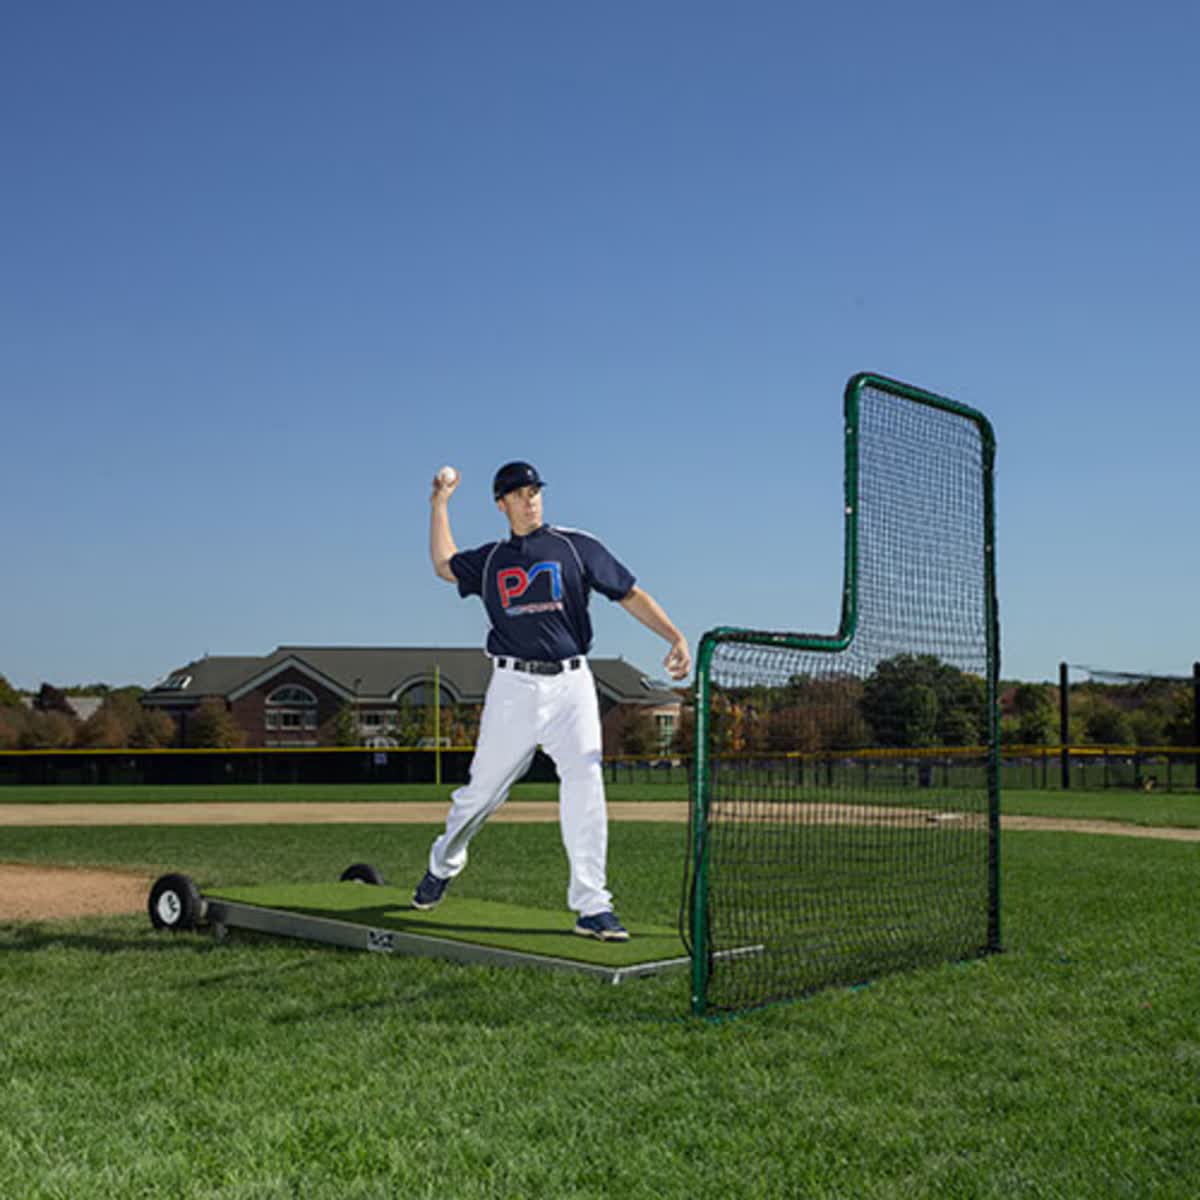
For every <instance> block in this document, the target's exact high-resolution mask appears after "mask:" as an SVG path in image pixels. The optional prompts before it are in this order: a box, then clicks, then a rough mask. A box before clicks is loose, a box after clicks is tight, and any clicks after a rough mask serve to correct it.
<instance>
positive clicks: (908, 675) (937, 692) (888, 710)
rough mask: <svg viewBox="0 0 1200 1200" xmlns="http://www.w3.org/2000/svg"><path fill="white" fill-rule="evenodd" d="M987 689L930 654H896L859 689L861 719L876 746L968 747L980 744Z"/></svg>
mask: <svg viewBox="0 0 1200 1200" xmlns="http://www.w3.org/2000/svg"><path fill="white" fill-rule="evenodd" d="M986 698H987V688H986V684H985V683H984V681H983V679H981V678H980V677H979V676H978V675H970V674H968V673H967V672H965V671H961V670H959V669H958V668H957V667H954V666H951V665H950V664H949V663H944V662H942V661H941V660H940V659H939V658H937V657H936V656H935V655H933V654H898V655H896V656H895V657H894V658H889V659H886V660H885V661H884V662H881V663H880V664H879V665H878V666H877V667H876V668H875V671H874V674H872V675H871V677H870V678H869V679H868V680H867V681H866V683H865V684H864V685H863V695H862V704H861V709H862V715H863V717H864V718H865V719H866V721H867V723H868V725H869V726H870V727H871V731H872V733H873V735H874V740H875V743H876V744H877V745H880V746H973V745H978V744H979V743H980V742H982V741H983V740H984V735H985V732H986V716H987V712H986V709H987V703H986Z"/></svg>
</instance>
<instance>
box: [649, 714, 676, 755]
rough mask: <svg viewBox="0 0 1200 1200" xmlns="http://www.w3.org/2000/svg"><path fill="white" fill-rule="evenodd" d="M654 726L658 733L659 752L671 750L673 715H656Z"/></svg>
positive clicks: (673, 734) (673, 729)
mask: <svg viewBox="0 0 1200 1200" xmlns="http://www.w3.org/2000/svg"><path fill="white" fill-rule="evenodd" d="M654 724H655V727H656V729H657V731H658V748H659V751H660V752H666V751H667V750H669V749H670V748H671V739H672V738H673V737H674V736H675V714H674V713H657V714H655V717H654Z"/></svg>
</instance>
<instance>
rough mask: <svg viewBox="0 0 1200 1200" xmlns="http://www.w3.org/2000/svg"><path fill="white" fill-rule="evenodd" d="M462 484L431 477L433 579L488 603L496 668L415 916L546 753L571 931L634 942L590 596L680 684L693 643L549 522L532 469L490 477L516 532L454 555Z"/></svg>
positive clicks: (621, 574) (577, 534)
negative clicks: (640, 638) (647, 635)
mask: <svg viewBox="0 0 1200 1200" xmlns="http://www.w3.org/2000/svg"><path fill="white" fill-rule="evenodd" d="M460 479H461V476H459V475H458V474H457V473H456V472H454V471H453V470H452V469H451V468H444V469H443V470H442V471H441V472H439V474H438V475H437V477H436V478H435V479H434V481H433V495H432V497H431V505H432V512H431V516H430V525H429V551H430V556H431V557H432V559H433V569H434V571H435V572H436V573H437V575H438V576H439V578H441V579H444V580H446V581H447V583H456V584H458V591H459V595H461V596H479V597H481V599H482V600H483V605H484V608H485V609H486V610H487V614H488V618H489V620H490V621H491V629H490V631H489V632H488V637H487V652H488V654H489V656H490V657H491V658H492V661H493V671H492V678H491V681H490V683H489V684H488V690H487V696H486V698H485V701H484V706H483V716H482V718H481V720H480V726H479V738H478V741H477V743H476V746H475V755H474V757H473V758H472V760H471V772H470V782H469V783H467V784H466V786H465V787H460V788H458V789H457V790H456V791H455V792H454V793H453V796H452V798H451V805H450V812H449V814H448V815H447V817H446V830H445V832H444V833H443V834H442V835H441V836H440V837H439V838H437V840H436V841H435V842H434V843H433V847H432V849H431V850H430V852H429V869H428V871H426V873H425V875H424V877H423V878H422V879H421V882H420V883H419V884H418V885H417V889H416V891H415V893H414V894H413V907H414V908H419V909H430V908H433V907H434V906H435V905H437V904H438V903H439V901H440V900H441V899H442V896H443V895H444V893H445V891H446V886H447V885H448V884H449V882H450V880H451V879H453V878H454V877H455V876H456V875H457V874H458V873H459V872H460V871H461V870H462V869H463V868H464V867H465V866H466V865H467V847H468V846H469V844H470V842H471V838H472V837H474V836H475V834H476V833H477V832H478V831H479V829H480V827H481V826H482V825H483V823H484V821H486V820H487V818H488V817H489V816H490V815H491V814H492V813H493V812H495V811H496V809H497V808H499V807H500V805H501V804H503V803H504V801H505V800H506V799H507V798H508V792H509V789H510V788H511V787H512V785H513V784H514V783H516V782H517V780H519V779H520V778H521V777H522V776H523V775H524V774H525V772H526V771H527V770H528V768H529V764H530V762H531V761H532V759H533V755H534V752H535V751H536V750H537V748H538V746H539V745H540V746H542V747H543V749H544V750H545V751H546V753H547V754H548V755H549V756H550V757H551V758H552V759H553V760H554V764H555V766H556V767H557V769H558V776H559V780H560V786H559V822H560V825H561V828H562V839H563V845H564V846H565V847H566V851H567V860H568V862H569V864H570V871H571V877H570V884H569V886H568V888H567V906H568V907H569V908H570V909H571V910H572V911H574V912H575V913H576V914H577V921H576V924H575V932H576V933H578V934H582V935H583V936H585V937H594V938H600V939H602V940H605V941H625V940H627V939H628V937H629V932H628V930H626V929H625V928H624V926H623V925H622V924H621V922H620V921H619V920H618V919H617V917H616V914H615V913H614V912H613V907H612V895H611V893H610V892H609V891H608V888H607V886H606V862H607V852H608V817H607V812H606V809H605V799H604V776H603V773H602V770H601V749H600V708H599V703H598V701H597V698H596V686H595V683H594V682H593V679H592V673H591V670H590V668H589V667H588V661H587V653H588V650H589V648H590V647H591V644H592V624H591V621H590V619H589V617H588V600H589V598H590V596H591V593H592V592H599V593H600V594H601V595H603V596H607V597H608V598H609V599H610V600H616V601H618V602H619V603H620V604H621V606H622V607H623V608H624V609H625V610H626V611H627V612H629V613H630V614H632V616H634V617H636V618H637V620H639V621H640V622H641V623H642V624H643V625H645V626H646V627H647V628H648V629H650V630H652V631H653V632H654V633H656V634H658V635H659V636H660V637H662V638H664V639H665V640H666V641H667V642H669V643H670V650H669V651H668V653H667V656H666V658H665V659H664V666H665V667H666V669H667V671H668V673H669V674H670V675H671V676H672V678H674V679H683V678H684V677H685V676H686V675H687V674H688V672H689V671H690V670H691V654H690V652H689V650H688V644H687V639H686V638H684V636H683V634H682V633H680V632H679V630H678V629H677V628H676V627H675V626H674V624H673V623H672V622H671V619H670V618H669V617H668V616H667V614H666V613H665V612H664V611H663V610H662V608H661V607H660V606H659V604H658V603H657V602H656V601H655V600H654V598H653V597H652V596H650V595H649V594H648V593H647V592H645V591H643V590H642V589H641V588H639V587H638V586H637V584H636V582H635V580H634V577H633V575H631V574H630V572H629V571H628V570H627V569H626V568H625V567H624V566H623V565H622V564H621V563H620V562H618V561H617V559H616V558H614V557H613V555H612V554H610V553H609V551H608V550H606V549H605V547H604V546H602V545H601V544H600V542H599V541H598V540H597V539H596V538H594V537H592V535H591V534H588V533H584V532H582V531H581V530H578V529H565V528H561V527H558V526H553V525H547V524H545V523H544V522H543V520H542V488H543V486H544V483H543V481H542V479H541V477H540V476H539V475H538V473H537V471H536V470H535V469H534V468H533V467H532V466H530V465H529V463H525V462H511V463H506V464H505V465H504V466H502V467H501V468H500V469H499V471H497V472H496V477H495V479H494V480H493V481H492V493H493V495H494V496H495V500H496V507H497V508H498V509H499V510H500V512H502V513H503V514H504V515H505V517H506V518H507V519H508V524H509V530H510V536H509V537H507V538H506V539H504V540H503V541H496V542H489V543H488V544H487V545H484V546H480V547H479V548H478V549H475V550H464V551H459V550H458V548H457V546H456V545H455V544H454V537H453V535H452V534H451V532H450V515H449V502H450V497H451V496H452V495H453V494H454V491H455V489H456V488H457V487H458V484H459V482H460Z"/></svg>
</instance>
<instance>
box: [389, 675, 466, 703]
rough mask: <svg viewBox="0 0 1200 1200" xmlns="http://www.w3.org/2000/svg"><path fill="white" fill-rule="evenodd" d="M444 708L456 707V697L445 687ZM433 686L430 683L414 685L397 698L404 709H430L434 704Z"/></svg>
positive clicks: (442, 690) (443, 691)
mask: <svg viewBox="0 0 1200 1200" xmlns="http://www.w3.org/2000/svg"><path fill="white" fill-rule="evenodd" d="M441 694H442V707H443V708H450V707H452V706H453V705H454V703H455V699H454V697H453V696H452V695H451V694H450V693H449V692H448V691H447V690H446V689H445V688H444V687H443V688H442V689H441ZM433 695H434V692H433V684H432V683H431V682H429V681H425V682H422V683H414V684H413V685H412V686H411V687H409V688H406V689H405V690H404V691H403V692H401V693H400V695H399V696H398V697H397V699H398V700H399V703H400V705H401V706H402V707H404V708H428V707H429V706H430V705H431V704H432V703H433Z"/></svg>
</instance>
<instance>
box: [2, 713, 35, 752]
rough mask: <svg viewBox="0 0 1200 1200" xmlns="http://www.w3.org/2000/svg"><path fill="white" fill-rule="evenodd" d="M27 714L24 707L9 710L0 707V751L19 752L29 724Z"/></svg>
mask: <svg viewBox="0 0 1200 1200" xmlns="http://www.w3.org/2000/svg"><path fill="white" fill-rule="evenodd" d="M29 716H30V714H29V712H28V711H27V710H26V709H25V707H24V706H21V707H20V708H10V707H7V706H2V705H0V750H19V749H20V748H21V743H22V741H23V740H24V737H25V729H26V726H27V725H28V724H29Z"/></svg>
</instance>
